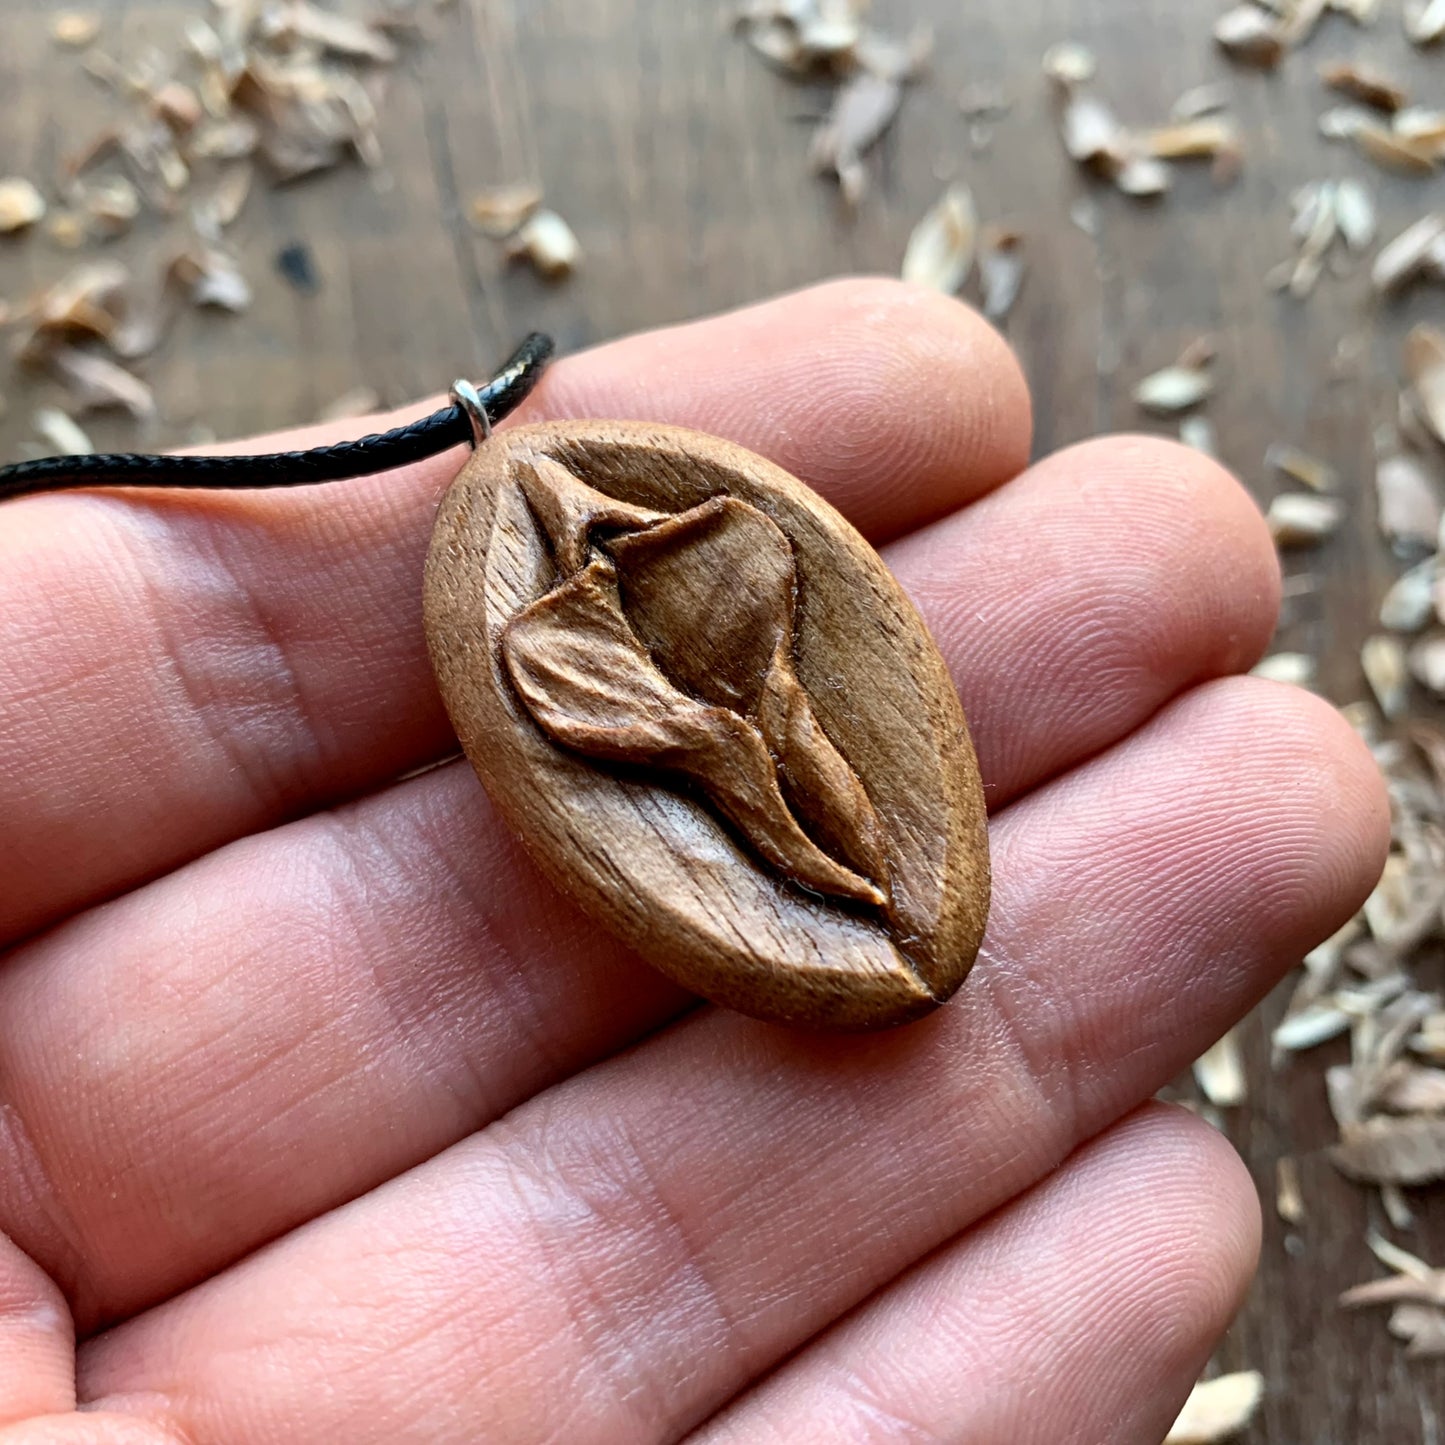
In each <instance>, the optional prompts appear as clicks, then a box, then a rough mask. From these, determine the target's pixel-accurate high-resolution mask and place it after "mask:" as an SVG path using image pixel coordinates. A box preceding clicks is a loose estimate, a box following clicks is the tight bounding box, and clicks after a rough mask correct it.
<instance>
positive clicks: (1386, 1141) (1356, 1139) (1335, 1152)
mask: <svg viewBox="0 0 1445 1445" xmlns="http://www.w3.org/2000/svg"><path fill="white" fill-rule="evenodd" d="M1330 1158H1331V1160H1332V1161H1333V1162H1334V1164H1335V1167H1336V1168H1337V1169H1339V1170H1340V1172H1341V1173H1343V1174H1345V1175H1347V1176H1348V1177H1349V1178H1351V1179H1355V1180H1359V1181H1361V1182H1362V1183H1366V1184H1430V1183H1434V1182H1437V1181H1439V1180H1441V1179H1445V1119H1432V1118H1410V1119H1397V1118H1393V1117H1387V1116H1384V1115H1377V1116H1376V1117H1375V1118H1373V1119H1367V1120H1365V1121H1364V1122H1363V1123H1361V1124H1357V1125H1355V1126H1354V1127H1353V1128H1351V1129H1349V1130H1347V1131H1345V1132H1344V1133H1342V1135H1341V1138H1340V1142H1339V1143H1338V1144H1336V1145H1335V1146H1334V1147H1333V1148H1332V1149H1331V1150H1330Z"/></svg>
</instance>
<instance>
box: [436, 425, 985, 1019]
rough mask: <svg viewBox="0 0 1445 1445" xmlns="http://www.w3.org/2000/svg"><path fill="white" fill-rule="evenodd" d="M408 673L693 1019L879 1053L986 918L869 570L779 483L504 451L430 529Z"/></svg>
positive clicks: (913, 625) (515, 435) (698, 456)
mask: <svg viewBox="0 0 1445 1445" xmlns="http://www.w3.org/2000/svg"><path fill="white" fill-rule="evenodd" d="M425 611H426V630H427V639H428V644H429V646H430V649H431V654H432V661H433V664H434V666H435V669H436V674H437V678H438V681H439V684H440V686H441V691H442V696H443V698H444V699H445V701H446V705H447V708H448V711H449V712H450V714H451V718H452V722H453V724H454V725H455V727H456V730H457V735H458V736H459V737H460V739H461V742H462V746H463V747H464V748H465V750H466V753H467V756H468V757H469V758H470V759H471V761H472V765H473V767H474V768H475V769H476V771H477V773H478V775H479V776H480V777H481V779H482V781H483V783H484V784H485V785H486V788H487V791H488V793H489V794H490V795H491V797H492V799H493V801H494V803H495V804H496V806H497V807H498V808H499V810H500V811H501V812H502V813H503V815H504V816H505V817H506V818H507V819H508V821H509V822H510V824H511V825H512V827H513V828H514V829H515V830H516V831H517V833H518V834H520V836H521V837H522V839H523V840H524V842H525V843H526V844H527V846H528V848H529V850H530V851H531V852H532V854H533V855H534V856H535V858H536V859H537V861H538V862H539V863H540V865H541V866H542V868H543V869H544V870H545V871H546V872H547V873H548V874H549V875H550V876H551V877H552V878H553V880H554V881H555V882H556V883H557V884H558V885H559V886H560V887H561V888H562V889H564V890H565V891H566V892H567V893H569V894H570V895H571V896H572V897H573V898H575V899H576V900H577V901H578V902H579V903H580V904H581V906H582V907H583V908H584V909H585V910H586V911H587V912H588V913H589V914H591V915H592V916H593V917H595V918H597V919H598V920H599V921H600V922H601V923H603V924H604V925H606V926H607V927H608V928H610V929H612V930H613V931H615V932H616V933H618V934H619V935H621V937H622V938H624V939H625V940H626V941H627V942H628V943H629V944H631V945H632V946H633V947H634V948H635V949H637V951H638V952H639V953H641V954H642V955H643V956H644V957H645V958H647V959H648V961H649V962H651V963H652V964H653V965H654V966H656V967H657V968H659V969H661V970H662V971H663V972H665V973H667V974H669V975H670V976H671V977H673V978H675V979H677V980H678V981H679V982H680V983H682V984H684V985H685V986H686V987H688V988H691V989H693V990H695V991H696V992H698V993H700V994H702V995H704V996H705V997H707V998H710V999H712V1000H714V1001H715V1002H717V1003H721V1004H724V1005H727V1006H729V1007H731V1008H736V1009H740V1010H742V1011H744V1012H746V1013H750V1014H754V1015H756V1016H758V1017H760V1018H767V1019H773V1020H777V1021H780V1022H786V1023H792V1024H800V1025H807V1026H814V1027H824V1028H852V1029H861V1028H882V1027H887V1026H889V1025H892V1024H898V1023H902V1022H905V1021H906V1020H908V1019H912V1018H917V1017H919V1016H920V1015H922V1014H925V1013H927V1012H929V1011H930V1010H931V1009H933V1008H934V1007H936V1006H937V1005H938V1004H939V1003H941V1002H943V1001H944V1000H945V999H947V998H948V997H949V996H950V995H951V994H952V993H953V992H954V991H955V990H956V989H957V988H958V986H959V984H961V983H962V982H963V980H964V977H965V976H966V975H967V973H968V970H969V968H970V967H971V965H972V963H973V960H974V956H975V954H976V953H977V950H978V945H979V940H980V938H981V936H982V934H983V928H984V922H985V920H986V917H987V913H988V890H989V872H988V844H987V834H986V818H985V809H984V803H983V794H982V789H981V787H980V784H979V778H978V769H977V765H976V763H975V760H974V755H973V748H972V744H971V743H970V741H969V737H968V730H967V726H966V724H965V722H964V718H963V712H962V709H961V707H960V705H959V702H958V698H957V695H956V694H955V692H954V689H953V685H952V682H951V680H950V678H949V676H948V673H947V670H946V669H945V667H944V664H943V660H942V658H941V657H940V656H939V655H938V651H937V648H936V647H935V646H934V644H933V641H932V639H931V638H930V637H929V636H928V633H927V631H926V630H925V628H924V626H923V623H922V621H921V620H920V618H919V617H918V614H917V612H916V611H915V610H914V608H913V606H912V604H911V603H910V602H909V601H908V599H907V598H906V597H905V596H904V595H903V592H902V591H901V589H900V588H899V586H898V584H897V583H896V582H895V581H894V579H893V577H892V575H891V574H890V573H889V571H888V569H887V568H886V567H885V566H884V564H883V562H882V560H881V559H880V558H879V557H878V555H877V553H876V552H874V551H873V549H872V548H871V547H870V546H869V545H868V544H867V542H865V541H864V540H863V538H862V537H861V536H859V535H858V533H857V532H855V531H854V530H853V528H852V527H851V526H850V525H849V524H848V523H847V522H846V521H844V520H843V518H842V517H841V516H839V515H838V513H837V512H835V511H834V510H833V509H832V508H831V507H830V506H828V505H827V503H825V502H824V501H822V500H821V499H820V498H819V497H818V496H816V495H815V494H814V493H813V492H811V491H810V490H809V489H808V488H806V487H805V486H803V485H802V484H801V483H800V482H798V481H796V480H794V479H793V478H792V477H790V476H789V475H788V474H787V473H786V472H783V471H782V470H780V469H779V468H778V467H775V466H773V465H772V464H771V463H769V462H767V461H764V460H763V459H762V458H761V457H757V456H754V455H752V454H751V453H749V452H746V451H744V450H742V449H741V448H739V447H736V446H733V445H731V444H730V443H727V442H723V441H719V440H717V439H716V438H713V437H707V436H703V435H701V434H700V433H696V432H689V431H684V430H681V429H679V428H673V427H658V426H650V425H645V424H638V423H620V422H591V423H552V424H547V425H541V426H529V427H518V428H513V429H511V430H509V431H506V432H503V433H499V434H498V435H496V436H494V437H493V438H492V439H491V440H490V441H488V442H487V443H486V444H485V445H484V446H483V447H481V448H480V449H479V450H478V451H477V452H476V453H475V455H474V456H473V457H472V459H471V461H470V462H469V463H468V465H467V466H466V467H465V469H464V470H463V471H462V473H461V474H460V475H459V476H458V478H457V480H456V481H455V482H454V483H453V485H452V487H451V489H450V490H449V492H448V493H447V495H446V498H445V499H444V501H443V503H442V506H441V511H440V514H439V516H438V518H437V524H436V530H435V533H434V534H433V538H432V545H431V551H430V555H429V557H428V559H427V570H426V586H425Z"/></svg>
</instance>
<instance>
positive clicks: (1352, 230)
mask: <svg viewBox="0 0 1445 1445" xmlns="http://www.w3.org/2000/svg"><path fill="white" fill-rule="evenodd" d="M1335 221H1336V223H1337V224H1338V226H1339V230H1340V235H1341V236H1342V237H1343V238H1344V242H1345V245H1346V246H1348V247H1349V248H1350V250H1351V251H1365V250H1368V249H1369V248H1370V247H1371V246H1373V245H1374V244H1375V230H1376V220H1375V201H1374V198H1373V197H1372V196H1371V195H1370V192H1369V188H1368V187H1367V186H1366V185H1365V184H1364V182H1363V181H1357V180H1355V179H1354V178H1353V177H1350V176H1347V177H1345V178H1344V179H1343V180H1340V181H1338V182H1336V184H1335Z"/></svg>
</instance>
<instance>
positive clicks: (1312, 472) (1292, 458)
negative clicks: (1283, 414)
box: [1264, 442, 1339, 492]
mask: <svg viewBox="0 0 1445 1445" xmlns="http://www.w3.org/2000/svg"><path fill="white" fill-rule="evenodd" d="M1264 463H1265V465H1266V466H1267V467H1273V468H1274V470H1275V471H1277V472H1281V473H1283V474H1284V475H1285V476H1287V477H1288V478H1289V479H1290V480H1291V481H1295V482H1299V483H1300V484H1301V485H1302V486H1306V487H1308V488H1309V489H1310V490H1311V491H1312V492H1332V491H1334V489H1335V485H1336V483H1337V482H1338V481H1339V477H1338V476H1337V474H1336V472H1335V469H1334V468H1333V467H1332V466H1330V465H1329V464H1328V463H1327V462H1322V461H1321V460H1320V459H1319V458H1318V457H1315V456H1311V455H1310V454H1309V452H1307V451H1304V450H1303V449H1302V448H1300V447H1296V446H1291V445H1290V444H1289V443H1288V442H1272V443H1270V446H1269V449H1268V450H1267V451H1266V452H1265V454H1264Z"/></svg>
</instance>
